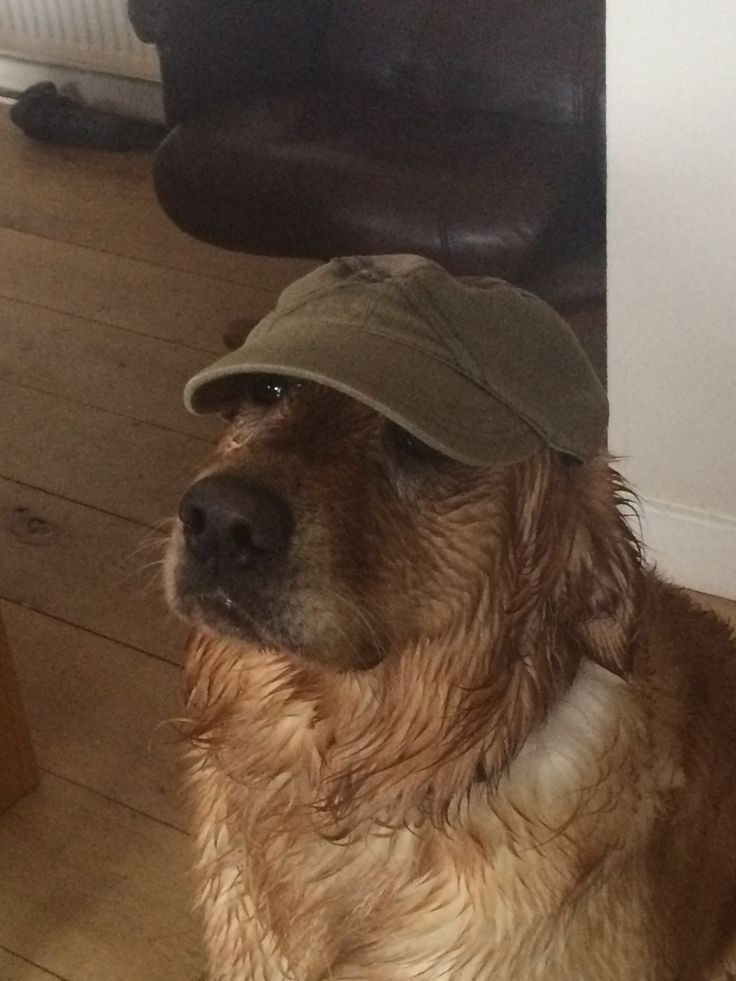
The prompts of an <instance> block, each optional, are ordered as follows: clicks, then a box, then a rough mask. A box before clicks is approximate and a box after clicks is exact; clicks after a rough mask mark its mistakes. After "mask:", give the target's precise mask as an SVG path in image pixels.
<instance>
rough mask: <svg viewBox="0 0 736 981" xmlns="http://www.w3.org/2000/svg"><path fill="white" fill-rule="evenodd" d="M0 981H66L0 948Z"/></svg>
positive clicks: (58, 975)
mask: <svg viewBox="0 0 736 981" xmlns="http://www.w3.org/2000/svg"><path fill="white" fill-rule="evenodd" d="M0 981H67V979H66V978H62V976H61V975H60V974H51V973H50V972H49V971H44V970H43V968H41V967H37V966H36V965H35V964H32V963H30V962H29V961H26V960H23V959H22V958H20V957H16V956H15V954H11V953H10V951H8V950H3V949H2V947H0Z"/></svg>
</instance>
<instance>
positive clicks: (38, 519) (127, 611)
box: [0, 479, 186, 662]
mask: <svg viewBox="0 0 736 981" xmlns="http://www.w3.org/2000/svg"><path fill="white" fill-rule="evenodd" d="M162 541H163V538H162V535H157V534H155V533H154V532H151V531H150V530H148V529H146V528H143V527H142V526H141V525H138V524H134V523H132V522H129V521H126V520H124V519H122V518H118V517H115V516H114V515H110V514H105V513H103V512H101V511H97V510H95V509H94V508H89V507H85V506H84V505H82V504H78V503H76V502H74V501H67V500H64V499H63V498H60V497H58V496H56V495H54V494H50V493H46V492H44V491H39V490H35V489H33V488H29V487H26V486H24V485H23V484H19V483H17V482H14V481H10V480H3V479H0V598H2V599H6V600H9V601H11V602H13V603H17V604H19V605H21V606H27V607H29V608H30V609H32V610H36V611H38V612H39V613H46V614H49V615H50V616H52V617H54V618H57V619H60V620H63V621H65V622H67V623H71V624H74V625H75V626H78V627H82V628H87V629H89V630H91V631H93V632H94V633H96V634H100V635H101V636H103V637H107V638H109V639H111V640H115V641H118V642H119V643H122V644H126V645H128V646H131V647H134V648H137V649H139V650H141V651H145V652H148V653H150V654H153V655H157V656H159V657H162V658H164V659H167V660H170V661H173V662H176V661H178V660H179V659H180V657H181V651H182V648H183V645H184V639H185V637H186V628H185V627H184V625H183V624H180V623H179V622H178V621H176V620H174V618H173V617H172V616H171V614H170V613H169V612H168V610H167V608H166V605H165V603H164V600H163V595H162V590H161V586H160V581H159V580H160V576H159V568H158V565H157V563H158V562H159V561H160V558H161V555H162V548H161V545H162Z"/></svg>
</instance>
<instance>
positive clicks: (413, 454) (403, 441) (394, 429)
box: [387, 422, 445, 463]
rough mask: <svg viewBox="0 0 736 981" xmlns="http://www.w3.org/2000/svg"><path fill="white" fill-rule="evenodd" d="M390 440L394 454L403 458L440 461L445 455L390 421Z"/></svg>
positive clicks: (388, 428)
mask: <svg viewBox="0 0 736 981" xmlns="http://www.w3.org/2000/svg"><path fill="white" fill-rule="evenodd" d="M387 436H388V442H389V445H390V447H391V449H392V450H393V452H394V455H395V456H397V457H398V458H399V459H400V460H401V459H410V460H421V461H426V462H428V463H432V462H439V461H440V460H444V459H445V457H443V455H442V454H441V453H440V452H439V451H438V450H435V449H433V448H432V447H431V446H428V445H427V444H426V443H423V442H422V441H421V439H418V438H417V437H416V436H413V435H412V434H411V433H410V432H407V430H406V429H402V428H401V426H397V425H396V424H395V423H393V422H390V423H388V425H387Z"/></svg>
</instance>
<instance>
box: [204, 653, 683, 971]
mask: <svg viewBox="0 0 736 981" xmlns="http://www.w3.org/2000/svg"><path fill="white" fill-rule="evenodd" d="M210 654H211V652H210ZM200 657H201V651H200V653H199V654H198V655H195V657H194V658H193V662H194V663H195V664H196V663H197V661H198V658H200ZM193 674H194V676H196V679H197V680H196V681H195V683H194V686H193V696H192V705H193V708H194V715H195V717H196V713H197V703H198V701H199V702H200V703H201V705H202V706H204V705H205V704H206V705H207V707H208V711H209V712H210V716H209V718H210V724H209V726H208V727H207V736H206V738H204V739H202V740H201V741H197V742H195V748H194V750H193V754H192V768H191V779H190V783H191V788H192V791H193V798H194V805H195V809H196V813H195V822H196V827H197V829H198V844H199V851H200V862H199V876H200V885H201V902H202V904H203V906H204V912H205V923H206V929H207V934H208V936H207V941H208V946H209V950H210V957H211V971H212V974H211V976H212V978H214V979H218V981H260V979H262V981H281V979H287V978H288V979H295V981H322V979H324V981H327V979H334V981H339V979H342V981H347V979H353V981H404V979H406V981H409V979H426V981H442V979H448V981H485V979H489V981H490V979H491V978H492V979H493V981H518V979H520V978H524V979H529V981H536V979H540V981H541V979H542V978H547V977H552V976H554V978H555V981H565V979H568V978H569V979H570V981H581V979H583V978H594V977H595V978H596V979H600V981H614V979H615V981H624V979H630V978H632V977H634V976H636V977H637V981H659V978H660V975H659V974H658V973H657V971H658V969H659V967H658V965H655V964H654V963H652V966H651V972H650V973H649V974H647V973H646V968H645V967H644V965H646V964H647V963H648V954H647V951H646V938H647V929H648V919H649V916H650V911H649V908H648V903H647V898H646V897H645V896H643V895H638V894H637V887H636V886H635V885H634V884H633V883H635V882H636V881H637V877H636V876H633V877H631V881H629V880H628V878H627V873H626V869H627V861H626V858H625V857H624V858H623V859H622V855H621V852H622V850H624V851H625V852H626V853H628V854H630V855H631V856H632V859H631V860H632V861H639V860H640V852H639V851H638V846H639V845H640V843H643V841H644V839H645V837H646V835H647V833H648V831H649V829H650V828H651V825H652V823H653V821H654V819H655V811H654V808H655V806H656V805H655V804H654V803H653V802H654V801H656V800H658V799H661V797H662V794H663V793H664V794H665V795H666V794H667V793H669V792H670V791H671V790H672V789H673V788H674V787H675V786H676V785H677V782H678V779H679V774H678V772H677V766H676V763H674V762H672V764H671V765H669V766H667V765H666V766H665V767H664V768H662V767H660V768H659V769H658V770H657V772H656V773H654V772H638V773H634V774H632V773H631V772H629V771H627V763H626V759H627V756H628V753H629V750H630V748H631V744H632V742H638V741H639V740H647V739H650V738H651V733H650V732H648V731H647V725H646V721H645V720H644V718H643V717H642V714H641V712H640V710H639V709H637V707H636V705H635V703H634V701H633V699H631V698H630V696H629V695H628V694H627V691H626V689H625V688H624V686H623V685H622V683H621V682H619V681H618V680H617V679H616V678H614V677H613V676H612V675H610V674H608V673H607V672H605V671H603V670H602V669H598V668H595V667H592V666H587V667H585V668H584V669H582V671H581V673H580V674H579V676H578V678H577V680H576V682H575V683H574V685H573V688H572V689H571V691H570V692H569V693H568V696H567V697H566V698H565V699H564V700H563V701H562V702H561V703H560V704H559V706H558V707H557V708H556V710H555V711H554V713H553V714H552V716H551V717H550V718H549V719H548V720H547V721H546V722H545V723H544V725H543V726H542V727H541V728H540V729H539V730H538V731H537V732H535V733H534V734H533V736H532V737H531V738H530V739H529V740H528V741H527V744H526V746H525V747H524V749H523V751H522V752H521V754H520V755H519V756H518V757H517V759H516V761H515V762H514V764H513V765H512V767H511V768H510V770H509V772H508V774H507V775H506V776H505V777H504V778H503V779H502V781H501V783H500V785H499V786H498V787H497V789H496V790H495V791H494V792H490V791H489V789H488V787H487V786H486V785H485V784H483V783H482V782H478V783H476V784H474V785H472V786H471V787H470V789H469V790H468V792H467V794H466V795H465V797H464V799H463V801H462V802H461V803H459V804H458V806H457V808H456V809H455V811H454V813H453V815H452V818H451V820H450V821H449V823H448V825H447V826H442V825H438V824H437V823H435V822H434V821H432V820H429V819H427V818H426V817H425V818H422V817H421V815H420V813H419V809H416V810H415V812H414V813H412V811H411V809H410V808H409V809H407V806H406V801H405V800H404V801H403V803H402V810H401V812H400V813H399V814H397V813H392V812H391V808H390V806H388V805H387V806H386V807H385V808H384V814H383V817H384V818H385V821H386V824H387V825H389V827H386V828H385V829H382V828H381V827H380V826H379V824H378V823H376V822H374V823H373V825H372V826H370V825H368V826H365V825H361V826H359V827H358V828H357V830H355V832H354V833H353V834H349V835H348V836H347V838H346V839H340V840H338V841H333V840H330V837H329V832H330V829H331V828H332V827H333V826H332V825H331V824H330V821H329V819H328V817H327V815H325V814H322V813H321V812H320V811H319V810H316V811H315V809H314V805H315V802H319V801H320V800H324V791H325V788H324V785H323V784H324V779H325V771H326V770H329V757H330V751H331V748H330V746H329V740H327V742H321V735H320V734H321V725H322V723H321V721H320V719H319V717H318V710H317V705H318V702H317V701H315V700H313V699H311V698H309V697H306V696H305V697H301V698H298V697H297V698H295V697H294V695H293V690H292V689H291V686H290V684H289V678H288V677H287V676H285V674H284V666H283V663H282V662H281V661H280V660H279V659H278V658H276V657H274V658H272V659H270V660H269V658H268V657H265V658H264V659H263V660H262V661H261V662H260V663H258V664H256V663H255V662H254V663H253V664H251V665H248V664H247V663H238V664H235V663H234V662H232V661H231V660H230V658H229V657H228V656H227V653H226V650H225V649H224V648H223V650H222V651H221V652H220V656H219V657H217V658H215V659H214V660H213V659H210V661H209V664H208V671H207V672H203V673H198V672H197V670H196V669H195V671H194V672H193ZM344 694H345V693H343V695H344ZM213 706H214V711H213ZM218 706H220V707H221V708H223V709H224V706H227V707H228V711H227V713H226V714H223V712H218ZM359 709H360V706H359V705H357V704H356V705H355V711H356V712H358V711H359ZM581 718H583V719H584V720H585V724H584V725H582V726H581V725H580V720H581ZM213 720H216V721H215V725H214V730H213V725H212V723H213ZM622 724H625V727H626V730H627V731H626V737H625V738H624V733H623V731H622ZM218 726H219V727H220V728H219V729H218V728H217V727H218ZM215 731H217V733H218V735H216V736H215V735H214V734H213V733H214V732H215ZM331 738H332V739H339V733H337V734H335V733H333V734H332V736H331ZM233 747H238V749H237V750H235V749H233ZM622 774H625V777H624V778H622V776H621V775H622ZM623 813H625V815H626V819H625V820H623V819H622V814H623ZM397 818H398V820H396V819H397ZM407 823H408V827H407V826H406V824H407ZM402 825H404V826H402ZM623 827H625V828H626V835H627V840H626V841H621V840H619V837H618V835H619V829H621V828H623ZM607 856H614V859H615V865H616V868H615V874H610V875H609V874H607V864H608V863H609V861H610V859H609V858H608V857H607ZM638 881H640V877H639V879H638ZM591 897H592V900H593V901H591ZM609 922H616V923H617V924H618V928H619V929H620V928H621V926H622V923H623V922H626V923H627V924H629V925H630V929H629V930H628V938H627V944H628V947H627V950H626V952H625V953H624V954H622V955H621V957H620V958H619V959H617V960H616V962H615V963H612V962H611V959H610V952H611V950H616V949H617V943H616V941H615V939H614V938H611V937H607V936H606V933H607V930H608V923H609ZM602 938H604V942H602ZM604 952H605V953H604ZM552 967H553V971H554V973H551V971H550V968H552ZM632 972H633V973H632Z"/></svg>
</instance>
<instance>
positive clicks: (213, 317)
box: [0, 108, 309, 981]
mask: <svg viewBox="0 0 736 981" xmlns="http://www.w3.org/2000/svg"><path fill="white" fill-rule="evenodd" d="M0 159H2V168H1V169H0V378H1V382H0V597H1V598H2V614H3V618H4V619H5V622H6V626H7V630H8V635H9V639H10V645H11V649H12V652H13V655H14V660H15V664H16V668H17V671H18V674H19V677H20V682H21V685H22V688H23V695H24V701H25V703H26V707H27V710H28V714H29V717H30V723H31V728H32V733H33V739H34V744H35V746H36V750H37V754H38V757H39V762H40V764H41V767H42V771H43V776H42V782H41V786H40V787H39V789H38V790H37V791H34V792H33V793H31V794H30V795H28V796H27V797H26V798H24V799H23V800H21V801H20V802H19V803H18V804H17V805H16V806H15V807H13V808H12V809H11V810H10V811H9V812H6V813H5V814H4V815H2V816H0V981H41V979H48V978H64V979H67V981H190V979H196V978H199V977H200V976H201V974H202V964H201V960H200V949H199V939H198V928H197V924H196V922H195V921H194V920H193V918H192V917H191V915H190V912H189V895H188V893H189V885H188V882H187V868H188V865H189V847H190V846H189V837H188V835H187V833H186V819H185V815H184V812H183V808H182V807H181V806H180V802H179V800H178V796H177V784H178V780H177V772H176V761H177V758H178V755H179V749H178V747H177V746H176V745H175V744H174V742H173V740H172V735H171V732H170V731H169V730H168V729H167V728H166V726H165V725H162V723H164V722H165V720H167V719H172V718H176V717H177V716H178V715H180V714H181V702H180V698H179V684H180V682H179V673H180V668H179V659H180V650H181V645H182V637H183V628H182V627H181V626H180V625H179V624H177V623H176V622H174V620H173V619H172V618H171V617H170V616H169V615H168V613H167V612H166V610H165V607H164V605H163V603H162V600H161V596H160V589H159V584H158V569H157V560H158V559H159V557H160V554H161V553H160V541H161V537H162V532H161V529H162V527H163V525H162V522H164V521H165V519H166V518H167V516H168V515H170V514H171V513H172V509H173V507H174V505H175V502H176V500H177V497H178V495H179V493H180V491H181V489H182V488H183V487H184V486H185V484H186V482H187V480H188V478H189V477H190V476H191V474H192V473H193V472H194V471H195V470H196V468H197V466H198V464H199V463H200V461H201V460H202V459H203V457H204V456H205V455H206V454H207V452H208V444H209V442H210V441H211V440H212V438H213V436H214V434H215V433H216V432H217V430H218V424H217V423H216V422H214V421H212V420H204V421H203V420H201V419H196V418H194V417H192V416H188V415H187V414H186V412H185V411H184V409H183V407H182V403H181V388H182V385H183V383H184V381H185V380H186V379H187V378H188V377H189V376H190V375H191V374H192V373H193V372H194V371H196V370H197V369H198V368H200V367H202V366H203V365H204V364H206V363H207V362H208V361H209V360H211V358H212V355H213V354H218V353H221V341H220V332H221V330H222V328H223V327H224V325H225V324H226V323H227V322H228V320H230V319H233V318H234V317H238V316H252V317H256V316H258V315H261V314H263V313H264V312H265V311H266V310H268V309H269V308H270V307H271V305H272V304H273V300H274V298H275V296H276V295H277V293H278V292H279V290H280V289H281V288H283V286H284V285H286V283H288V282H289V281H290V280H292V279H293V278H294V277H295V276H297V275H300V274H301V273H302V272H304V271H305V270H306V269H307V268H309V267H308V265H307V264H306V263H297V262H279V261H277V260H268V259H259V258H250V257H244V256H239V255H233V254H230V253H226V252H222V251H220V250H218V249H214V248H210V247H208V246H205V245H202V244H200V243H197V242H195V241H194V240H192V239H189V238H187V237H186V236H185V235H184V234H183V233H180V232H178V231H177V230H176V229H175V228H174V227H173V226H172V225H171V223H170V222H169V221H168V220H167V219H166V218H165V216H164V215H163V214H162V213H161V211H160V209H159V208H158V206H157V204H156V202H155V200H154V197H153V192H152V190H151V186H150V178H149V169H150V160H149V158H148V157H147V156H146V155H143V154H140V155H139V154H134V155H107V154H99V153H88V152H83V151H77V150H64V149H59V148H51V147H43V146H38V145H34V144H33V143H31V142H30V141H28V140H27V139H25V138H24V137H23V136H22V135H21V134H20V133H18V132H17V131H15V129H14V128H13V127H12V125H11V124H10V122H9V120H8V117H7V112H6V110H5V109H4V108H0Z"/></svg>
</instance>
